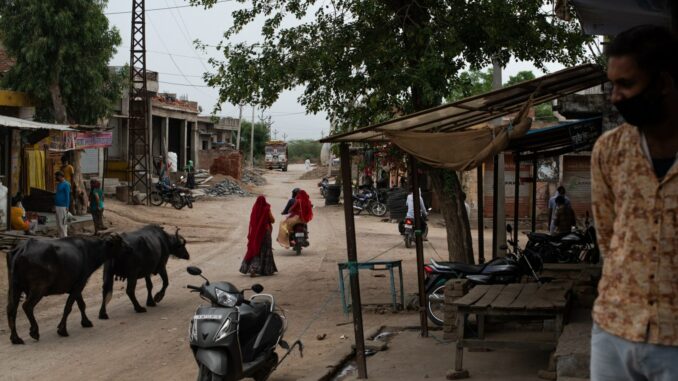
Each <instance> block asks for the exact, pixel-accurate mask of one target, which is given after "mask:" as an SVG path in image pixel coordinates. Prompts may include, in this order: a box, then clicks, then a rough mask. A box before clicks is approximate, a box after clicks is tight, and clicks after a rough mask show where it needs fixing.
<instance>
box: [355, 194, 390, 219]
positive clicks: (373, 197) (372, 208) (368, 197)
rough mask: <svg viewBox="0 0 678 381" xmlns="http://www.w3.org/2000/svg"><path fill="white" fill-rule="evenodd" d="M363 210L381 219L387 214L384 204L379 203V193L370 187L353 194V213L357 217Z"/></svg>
mask: <svg viewBox="0 0 678 381" xmlns="http://www.w3.org/2000/svg"><path fill="white" fill-rule="evenodd" d="M363 210H367V212H368V213H370V214H372V215H374V216H377V217H383V216H385V215H386V213H387V212H388V208H387V207H386V204H384V203H383V202H381V199H380V197H379V192H377V191H376V190H375V189H373V188H370V187H365V188H363V189H362V190H361V191H360V192H357V193H354V194H353V212H354V213H355V214H356V215H359V214H360V213H361V212H362V211H363Z"/></svg>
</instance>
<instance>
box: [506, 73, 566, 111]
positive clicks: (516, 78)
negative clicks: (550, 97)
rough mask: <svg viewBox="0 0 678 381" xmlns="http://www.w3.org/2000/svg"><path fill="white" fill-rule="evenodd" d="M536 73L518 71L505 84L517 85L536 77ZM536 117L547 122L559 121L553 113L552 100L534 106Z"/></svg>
mask: <svg viewBox="0 0 678 381" xmlns="http://www.w3.org/2000/svg"><path fill="white" fill-rule="evenodd" d="M535 78H537V77H535V75H534V73H532V72H531V71H529V70H524V71H521V72H518V74H516V75H513V76H511V77H509V80H508V81H507V82H506V83H505V84H504V85H505V86H511V85H515V84H517V83H520V82H525V81H529V80H532V79H535ZM534 117H535V119H538V120H543V121H547V122H557V121H558V118H556V117H555V116H554V115H553V105H552V104H551V102H546V103H542V104H539V105H536V106H534Z"/></svg>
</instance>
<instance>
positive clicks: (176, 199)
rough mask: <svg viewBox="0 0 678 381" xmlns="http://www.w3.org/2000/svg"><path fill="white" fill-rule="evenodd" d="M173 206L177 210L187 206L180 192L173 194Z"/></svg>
mask: <svg viewBox="0 0 678 381" xmlns="http://www.w3.org/2000/svg"><path fill="white" fill-rule="evenodd" d="M172 206H173V207H174V209H176V210H181V209H182V208H183V207H184V206H186V202H185V200H184V198H183V197H181V196H179V194H175V195H174V196H172Z"/></svg>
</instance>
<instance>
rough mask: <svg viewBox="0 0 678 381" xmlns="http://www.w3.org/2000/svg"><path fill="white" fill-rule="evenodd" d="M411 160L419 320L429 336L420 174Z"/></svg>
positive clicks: (415, 162)
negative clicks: (418, 174)
mask: <svg viewBox="0 0 678 381" xmlns="http://www.w3.org/2000/svg"><path fill="white" fill-rule="evenodd" d="M407 159H408V161H409V162H410V176H411V177H412V181H411V184H412V201H413V202H414V231H415V236H414V242H415V247H416V250H417V286H418V287H417V288H418V290H419V321H420V323H421V336H422V337H428V317H427V316H426V292H425V290H424V238H423V237H422V234H423V222H424V221H423V220H422V218H421V208H422V206H423V205H421V201H420V197H421V194H420V192H419V176H417V159H415V158H414V156H412V155H407Z"/></svg>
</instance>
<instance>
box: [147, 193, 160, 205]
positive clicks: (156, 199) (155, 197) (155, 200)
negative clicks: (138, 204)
mask: <svg viewBox="0 0 678 381" xmlns="http://www.w3.org/2000/svg"><path fill="white" fill-rule="evenodd" d="M148 197H149V201H150V202H151V205H153V206H160V205H162V203H163V201H162V196H161V195H160V193H158V192H156V191H153V192H151V194H150V195H149V196H148Z"/></svg>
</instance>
